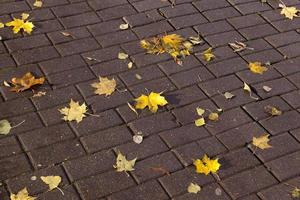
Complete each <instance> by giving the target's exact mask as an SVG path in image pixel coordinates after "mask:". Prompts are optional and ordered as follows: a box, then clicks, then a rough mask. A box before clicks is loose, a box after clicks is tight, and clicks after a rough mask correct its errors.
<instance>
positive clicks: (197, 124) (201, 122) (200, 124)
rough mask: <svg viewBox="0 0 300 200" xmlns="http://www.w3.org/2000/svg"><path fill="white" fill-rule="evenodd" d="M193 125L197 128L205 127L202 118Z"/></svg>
mask: <svg viewBox="0 0 300 200" xmlns="http://www.w3.org/2000/svg"><path fill="white" fill-rule="evenodd" d="M195 125H196V126H197V127H200V126H204V125H205V119H204V118H203V117H201V118H199V119H196V120H195Z"/></svg>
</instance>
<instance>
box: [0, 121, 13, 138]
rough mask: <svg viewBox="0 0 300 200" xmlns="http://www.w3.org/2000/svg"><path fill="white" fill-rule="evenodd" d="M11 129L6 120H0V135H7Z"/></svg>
mask: <svg viewBox="0 0 300 200" xmlns="http://www.w3.org/2000/svg"><path fill="white" fill-rule="evenodd" d="M11 129H12V127H11V125H10V123H9V121H8V120H6V119H3V120H0V134H1V135H7V134H9V132H10V130H11Z"/></svg>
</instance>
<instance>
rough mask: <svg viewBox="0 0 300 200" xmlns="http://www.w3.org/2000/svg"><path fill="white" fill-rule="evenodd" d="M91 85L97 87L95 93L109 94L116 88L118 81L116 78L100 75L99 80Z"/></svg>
mask: <svg viewBox="0 0 300 200" xmlns="http://www.w3.org/2000/svg"><path fill="white" fill-rule="evenodd" d="M91 86H92V87H94V88H96V90H95V94H98V95H105V96H109V95H111V94H112V93H113V92H114V91H115V90H116V86H117V82H116V80H115V79H111V80H109V79H108V78H106V77H99V82H98V83H93V84H92V85H91Z"/></svg>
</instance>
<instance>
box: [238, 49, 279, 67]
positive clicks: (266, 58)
mask: <svg viewBox="0 0 300 200" xmlns="http://www.w3.org/2000/svg"><path fill="white" fill-rule="evenodd" d="M243 58H244V59H245V60H247V61H248V62H256V61H259V62H261V63H267V62H270V63H271V64H273V63H276V62H279V61H281V60H283V59H284V58H283V56H282V55H281V54H280V53H279V52H278V51H276V50H275V49H268V50H265V51H260V52H257V53H253V54H248V55H245V56H243Z"/></svg>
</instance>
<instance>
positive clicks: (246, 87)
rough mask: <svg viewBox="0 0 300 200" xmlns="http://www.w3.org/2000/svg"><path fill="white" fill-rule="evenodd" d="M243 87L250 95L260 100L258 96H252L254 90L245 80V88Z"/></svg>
mask: <svg viewBox="0 0 300 200" xmlns="http://www.w3.org/2000/svg"><path fill="white" fill-rule="evenodd" d="M243 89H244V91H246V92H248V93H249V95H250V97H251V98H252V99H255V100H258V98H257V97H254V96H252V90H251V88H250V86H249V85H248V84H247V83H245V82H244V88H243Z"/></svg>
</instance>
